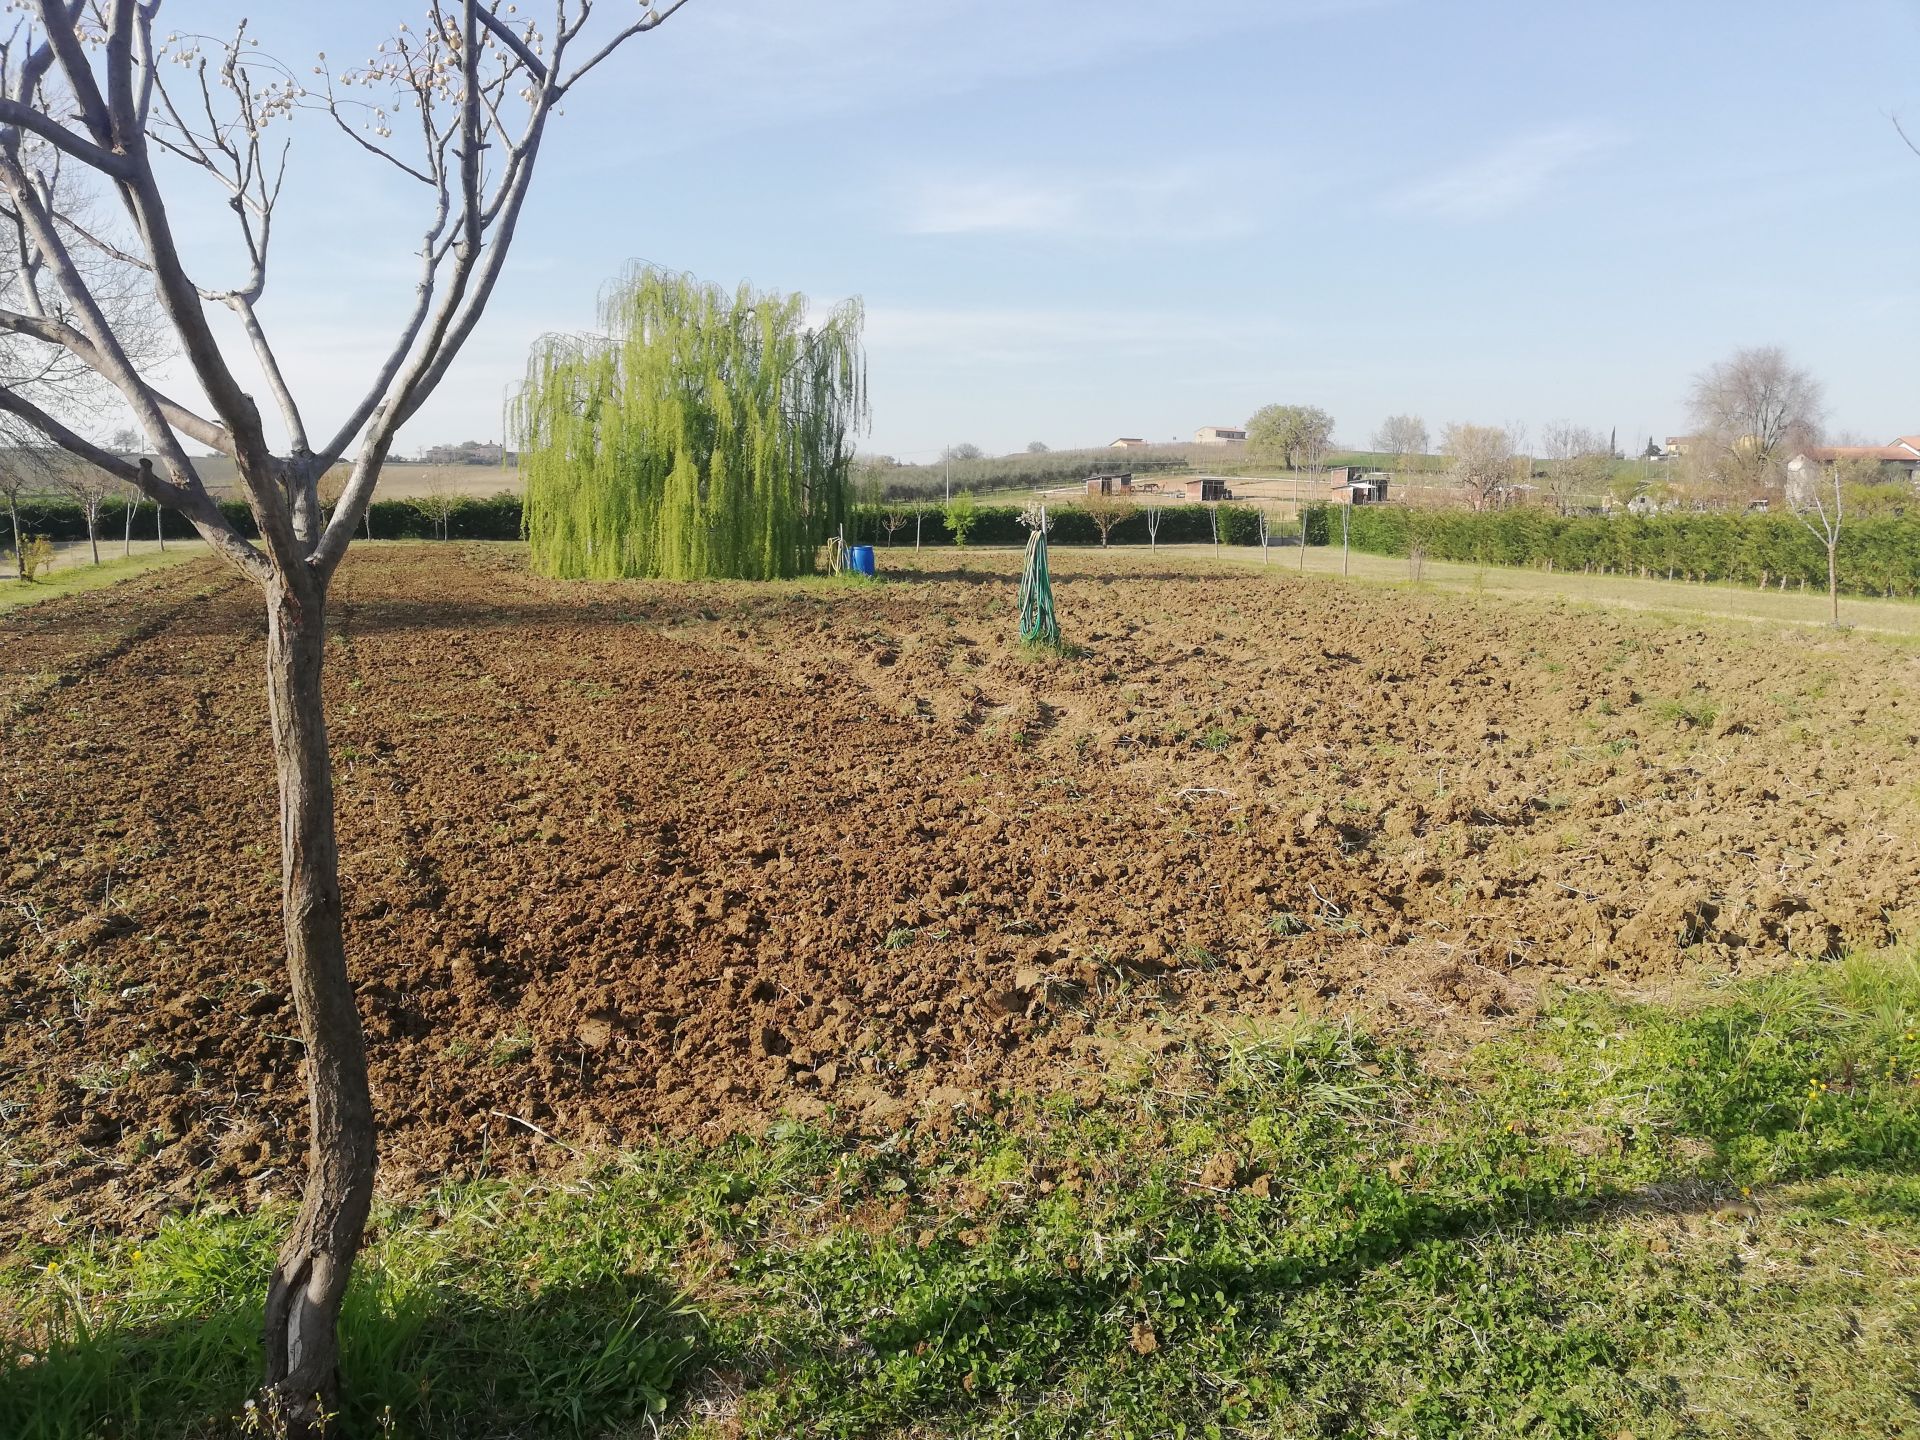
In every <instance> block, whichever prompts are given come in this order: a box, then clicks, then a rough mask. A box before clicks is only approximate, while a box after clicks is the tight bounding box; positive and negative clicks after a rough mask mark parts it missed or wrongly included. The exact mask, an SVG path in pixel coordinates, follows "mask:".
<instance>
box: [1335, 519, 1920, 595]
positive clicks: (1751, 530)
mask: <svg viewBox="0 0 1920 1440" xmlns="http://www.w3.org/2000/svg"><path fill="white" fill-rule="evenodd" d="M1307 535H1308V538H1309V539H1310V540H1311V541H1312V543H1314V544H1316V545H1325V544H1330V543H1331V544H1338V543H1339V538H1340V522H1339V517H1338V515H1337V514H1336V513H1335V507H1332V506H1326V505H1319V506H1314V507H1312V508H1310V509H1309V510H1308V512H1307ZM1416 538H1417V539H1418V540H1419V541H1420V542H1421V543H1422V544H1423V545H1424V546H1425V547H1426V553H1427V556H1428V557H1429V558H1430V559H1434V560H1457V561H1464V562H1466V563H1468V564H1476V565H1512V566H1524V567H1535V568H1541V569H1545V568H1552V569H1555V570H1576V571H1589V572H1596V573H1608V574H1626V575H1642V574H1644V575H1649V576H1655V577H1658V578H1661V579H1665V578H1667V577H1668V576H1671V577H1672V578H1674V579H1686V580H1701V581H1715V580H1718V581H1731V582H1733V583H1735V584H1740V585H1769V586H1777V585H1779V584H1780V583H1781V582H1782V580H1783V579H1784V581H1785V582H1786V583H1787V584H1788V585H1789V586H1797V585H1799V584H1801V583H1802V582H1804V583H1805V584H1806V585H1808V586H1810V587H1811V586H1819V587H1820V588H1822V589H1824V588H1825V587H1826V583H1827V552H1826V547H1825V546H1824V545H1822V544H1821V542H1820V541H1818V540H1816V539H1815V538H1814V537H1813V535H1812V534H1810V533H1809V532H1808V530H1807V528H1806V527H1805V526H1804V525H1802V524H1801V523H1800V522H1799V521H1798V520H1796V519H1795V518H1794V517H1793V516H1791V515H1779V514H1765V515H1712V514H1698V515H1652V516H1645V517H1640V516H1628V515H1623V516H1619V517H1617V518H1607V517H1604V516H1564V515H1555V514H1553V513H1551V512H1550V511H1545V510H1533V509H1514V510H1491V511H1471V510H1420V509H1412V508H1408V507H1404V506H1397V505H1381V506H1360V507H1357V508H1356V509H1355V510H1354V512H1353V519H1352V529H1351V532H1350V536H1349V539H1350V543H1351V544H1352V546H1353V548H1354V549H1355V550H1359V551H1363V552H1365V553H1367V554H1370V555H1405V554H1406V553H1407V551H1408V549H1409V547H1410V546H1411V545H1412V543H1413V542H1414V540H1415V539H1416ZM1839 562H1840V587H1841V588H1842V589H1843V590H1846V591H1848V592H1850V593H1852V594H1856V595H1914V594H1917V593H1920V517H1914V516H1900V517H1896V518H1880V519H1873V520H1857V521H1854V522H1852V523H1850V524H1847V525H1845V526H1844V527H1843V528H1842V530H1841V533H1840V548H1839Z"/></svg>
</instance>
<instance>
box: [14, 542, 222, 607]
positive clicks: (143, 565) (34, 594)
mask: <svg viewBox="0 0 1920 1440" xmlns="http://www.w3.org/2000/svg"><path fill="white" fill-rule="evenodd" d="M206 553H207V547H206V546H205V545H204V544H198V543H195V542H193V541H178V542H175V544H174V546H173V548H172V549H170V550H168V551H166V552H165V553H162V552H160V551H158V550H154V551H148V552H146V553H143V554H138V555H134V556H133V557H131V558H130V559H114V560H103V561H101V562H100V563H99V564H98V565H74V564H67V565H62V566H61V567H60V568H59V569H57V570H50V571H48V572H46V573H45V574H44V575H43V576H42V577H41V578H40V579H38V580H35V581H34V582H33V583H32V584H23V583H21V582H20V581H18V580H16V579H14V578H13V571H12V569H11V558H9V560H8V562H7V565H6V566H5V567H0V568H6V570H7V573H6V577H5V578H4V579H0V613H4V612H5V611H8V610H17V609H19V608H20V607H22V606H24V605H34V604H38V603H39V602H40V601H42V600H57V599H59V598H60V597H61V596H62V595H78V594H81V593H83V592H84V591H88V590H104V589H105V588H106V587H107V586H109V585H117V584H119V583H120V582H121V581H122V580H131V579H132V578H133V577H134V576H136V575H144V574H146V573H147V572H148V571H149V570H159V569H163V568H165V567H166V566H169V565H179V564H181V563H183V562H185V561H188V560H197V559H199V558H200V557H201V556H202V555H205V554H206Z"/></svg>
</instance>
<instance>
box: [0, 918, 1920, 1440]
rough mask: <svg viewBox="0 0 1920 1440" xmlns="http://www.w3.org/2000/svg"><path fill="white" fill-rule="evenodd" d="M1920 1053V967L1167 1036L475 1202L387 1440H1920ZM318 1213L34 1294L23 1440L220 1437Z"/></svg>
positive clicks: (383, 1413)
mask: <svg viewBox="0 0 1920 1440" xmlns="http://www.w3.org/2000/svg"><path fill="white" fill-rule="evenodd" d="M1917 1026H1920V963H1917V962H1916V958H1915V954H1914V952H1913V951H1912V950H1910V949H1909V950H1902V951H1899V952H1895V953H1889V954H1881V955H1873V956H1862V957H1856V958H1853V959H1849V960H1845V961H1835V962H1814V963H1806V962H1803V963H1800V964H1797V965H1795V966H1794V967H1793V968H1792V969H1790V970H1789V971H1787V972H1785V973H1782V974H1779V975H1776V976H1773V977H1769V978H1765V979H1760V980H1749V981H1744V982H1740V983H1738V984H1735V985H1733V986H1730V987H1728V988H1726V989H1724V990H1722V991H1719V992H1717V993H1713V994H1710V995H1707V996H1704V997H1699V998H1696V999H1694V1000H1693V1001H1690V1002H1685V1003H1669V1004H1664V1005H1654V1004H1628V1003H1622V1002H1619V1001H1614V1000H1607V999H1601V998H1596V997H1594V996H1591V995H1587V994H1574V995H1568V996H1565V997H1563V998H1561V999H1560V1000H1559V1001H1557V1002H1556V1003H1554V1004H1553V1005H1552V1006H1551V1007H1550V1008H1549V1009H1548V1010H1547V1011H1546V1012H1545V1014H1544V1015H1543V1016H1542V1017H1541V1018H1540V1019H1539V1020H1538V1021H1537V1022H1536V1023H1534V1024H1532V1025H1531V1026H1529V1027H1527V1028H1526V1029H1524V1030H1522V1031H1519V1032H1516V1033H1514V1034H1512V1035H1510V1036H1508V1037H1506V1038H1503V1039H1499V1040H1495V1041H1491V1042H1487V1043H1484V1044H1482V1045H1480V1046H1479V1047H1477V1048H1475V1049H1474V1050H1472V1051H1470V1052H1468V1053H1467V1054H1466V1055H1464V1056H1456V1057H1453V1058H1452V1059H1448V1060H1444V1061H1442V1060H1440V1059H1438V1058H1435V1059H1423V1058H1422V1057H1421V1056H1419V1055H1416V1054H1414V1053H1412V1052H1408V1051H1405V1050H1400V1049H1396V1048H1394V1047H1391V1046H1388V1045H1384V1044H1381V1043H1379V1042H1377V1041H1375V1040H1374V1039H1373V1038H1371V1037H1369V1036H1368V1035H1366V1034H1364V1033H1362V1032H1359V1031H1357V1030H1355V1029H1353V1028H1351V1027H1347V1026H1341V1025H1333V1024H1327V1023H1321V1022H1302V1023H1301V1024H1299V1025H1297V1026H1289V1027H1283V1028H1269V1029H1263V1030H1252V1029H1223V1030H1218V1031H1215V1032H1212V1033H1209V1034H1206V1035H1197V1034H1196V1035H1184V1036H1180V1037H1178V1038H1176V1037H1175V1036H1174V1035H1172V1034H1170V1033H1161V1034H1159V1035H1157V1036H1150V1037H1146V1038H1144V1039H1143V1040H1142V1041H1141V1043H1138V1044H1132V1043H1116V1044H1114V1045H1113V1046H1111V1047H1110V1048H1109V1049H1108V1050H1106V1051H1105V1052H1104V1066H1103V1067H1096V1072H1095V1073H1096V1074H1097V1075H1098V1077H1099V1080H1098V1085H1097V1087H1093V1086H1090V1087H1089V1088H1088V1089H1086V1090H1085V1091H1083V1092H1081V1093H1077V1094H1073V1095H1066V1094H1060V1095H1051V1096H1031V1095H1010V1096H1000V1097H996V1098H995V1100H994V1102H993V1103H992V1104H991V1105H989V1106H985V1107H983V1108H981V1109H980V1110H979V1111H977V1112H975V1113H968V1112H965V1111H955V1112H952V1113H949V1114H943V1115H936V1116H931V1117H929V1118H928V1120H927V1121H926V1122H925V1123H923V1124H922V1125H921V1126H920V1127H919V1128H918V1129H917V1130H914V1131H912V1132H907V1133H904V1134H902V1135H899V1136H896V1137H894V1138H891V1139H887V1140H874V1139H870V1138H863V1137H861V1136H858V1135H848V1134H830V1133H826V1132H823V1131H821V1130H817V1129H812V1128H808V1127H804V1126H799V1125H776V1126H775V1127H773V1128H772V1129H771V1130H769V1131H768V1132H767V1133H766V1134H764V1135H762V1136H759V1137H756V1138H740V1139H736V1140H734V1141H730V1142H728V1143H727V1144H725V1145H723V1146H720V1147H718V1148H715V1149H712V1150H709V1151H699V1150H695V1149H693V1148H690V1147H686V1146H674V1145H663V1146H661V1147H658V1148H655V1149H651V1150H647V1151H641V1152H635V1153H629V1154H623V1155H618V1156H607V1157H591V1158H589V1157H583V1158H582V1159H580V1160H579V1161H578V1162H576V1163H575V1164H573V1165H572V1166H570V1167H568V1168H567V1169H566V1171H565V1173H564V1174H562V1175H561V1176H559V1177H558V1178H554V1179H550V1180H546V1181H541V1182H525V1181H523V1182H518V1183H506V1182H496V1181H479V1182H474V1183H470V1184H466V1185H461V1186H456V1187H450V1188H448V1189H446V1190H444V1191H442V1192H441V1193H439V1194H438V1195H436V1196H435V1197H433V1198H432V1199H431V1200H430V1201H428V1202H426V1203H424V1204H418V1205H412V1206H407V1207H393V1206H389V1207H387V1208H385V1209H384V1210H383V1211H382V1213H381V1214H380V1216H379V1218H378V1221H377V1224H376V1227H375V1230H374V1234H373V1238H372V1244H371V1246H370V1249H369V1250H368V1252H367V1255H366V1257H365V1260H364V1263H363V1264H362V1266H361V1268H360V1270H359V1271H358V1272H357V1274H356V1282H355V1288H354V1292H353V1294H352V1297H351V1299H350V1301H349V1304H348V1316H347V1321H346V1333H347V1336H348V1351H347V1365H348V1372H349V1373H348V1377H347V1391H348V1395H349V1397H350V1398H349V1400H348V1406H349V1410H348V1414H347V1415H346V1417H345V1420H346V1423H347V1427H348V1433H350V1434H366V1435H372V1434H406V1435H494V1434H498V1435H506V1434H524V1433H540V1434H605V1433H626V1432H627V1430H628V1428H629V1427H643V1426H646V1425H647V1424H649V1423H650V1422H653V1423H661V1422H664V1423H667V1424H669V1425H670V1426H672V1427H673V1428H675V1429H676V1430H678V1431H680V1432H681V1433H690V1434H711V1435H721V1434H748V1435H781V1434H798V1433H806V1434H823V1435H827V1434H831V1435H862V1434H914V1435H935V1434H970V1435H973V1434H979V1435H985V1434H1006V1435H1014V1434H1018V1435H1021V1436H1029V1435H1063V1436H1064V1435H1085V1434H1102V1435H1116V1436H1119V1435H1140V1436H1146V1435H1189V1434H1190V1435H1231V1434H1240V1433H1270V1432H1272V1431H1275V1430H1278V1431H1279V1432H1281V1433H1302V1434H1321V1435H1341V1434H1370V1435H1406V1436H1442V1435H1446V1436H1454V1435H1489V1436H1491V1435H1496V1434H1498V1435H1506V1434H1512V1433H1527V1434H1532V1435H1565V1436H1600V1437H1609V1440H1611V1437H1617V1436H1619V1435H1622V1434H1632V1435H1634V1436H1636V1437H1641V1440H1645V1437H1654V1436H1691V1435H1703V1436H1705V1435H1712V1436H1720V1435H1726V1436H1733V1435H1741V1436H1788V1435H1808V1436H1812V1435H1822V1436H1828V1435H1853V1434H1858V1435H1869V1434H1871V1435H1889V1434H1899V1433H1905V1432H1906V1431H1907V1429H1908V1428H1909V1427H1912V1426H1915V1425H1920V1410H1917V1409H1916V1406H1915V1399H1914V1397H1915V1394H1916V1393H1920V1366H1917V1365H1916V1361H1915V1359H1914V1356H1915V1354H1916V1347H1915V1343H1914V1342H1915V1341H1916V1340H1920V1258H1916V1257H1920V1181H1917V1180H1916V1175H1915V1172H1916V1165H1915V1161H1916V1157H1920V1088H1916V1086H1917V1084H1920V1042H1916V1039H1915V1036H1916V1027H1917ZM1096 1090H1097V1093H1096ZM284 1218H285V1217H284V1216H283V1215H282V1214H279V1213H277V1212H269V1213H265V1214H259V1215H251V1216H247V1215H237V1214H232V1213H221V1212H220V1211H219V1210H218V1209H217V1208H215V1207H208V1208H205V1209H203V1210H201V1211H199V1212H197V1213H195V1214H192V1215H187V1216H183V1217H180V1218H177V1219H174V1220H172V1221H169V1222H167V1223H166V1224H165V1225H164V1226H163V1227H162V1228H161V1229H160V1231H159V1232H158V1233H157V1234H155V1235H151V1236H147V1237H142V1238H139V1239H136V1238H133V1237H125V1238H122V1239H118V1240H113V1241H100V1242H96V1243H91V1244H77V1245H74V1246H71V1247H68V1248H66V1249H64V1250H37V1251H32V1252H28V1253H22V1254H20V1255H17V1256H16V1257H14V1258H13V1260H12V1261H10V1262H9V1263H7V1264H6V1265H5V1266H4V1267H0V1332H3V1333H4V1334H5V1335H6V1336H7V1344H6V1349H5V1351H4V1355H3V1356H0V1433H5V1434H7V1435H9V1436H17V1437H52V1436H82V1435H96V1434H112V1435H126V1436H162V1435H165V1436H178V1435H193V1434H202V1433H215V1432H216V1431H217V1430H218V1427H219V1423H220V1422H221V1420H222V1418H223V1417H225V1416H229V1415H231V1414H232V1413H233V1412H234V1410H235V1408H236V1406H237V1405H238V1403H239V1401H240V1399H241V1397H242V1396H244V1394H245V1392H246V1389H247V1384H248V1380H249V1377H250V1375H251V1373H252V1367H253V1363H254V1329H255V1325H256V1315H255V1310H256V1306H257V1290H258V1286H259V1283H260V1277H261V1276H262V1275H263V1274H264V1273H265V1271H266V1269H267V1267H268V1265H269V1263H270V1259H271V1255H272V1252H273V1248H274V1243H275V1239H276V1234H277V1230H278V1227H279V1225H280V1224H281V1223H283V1221H284Z"/></svg>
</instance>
